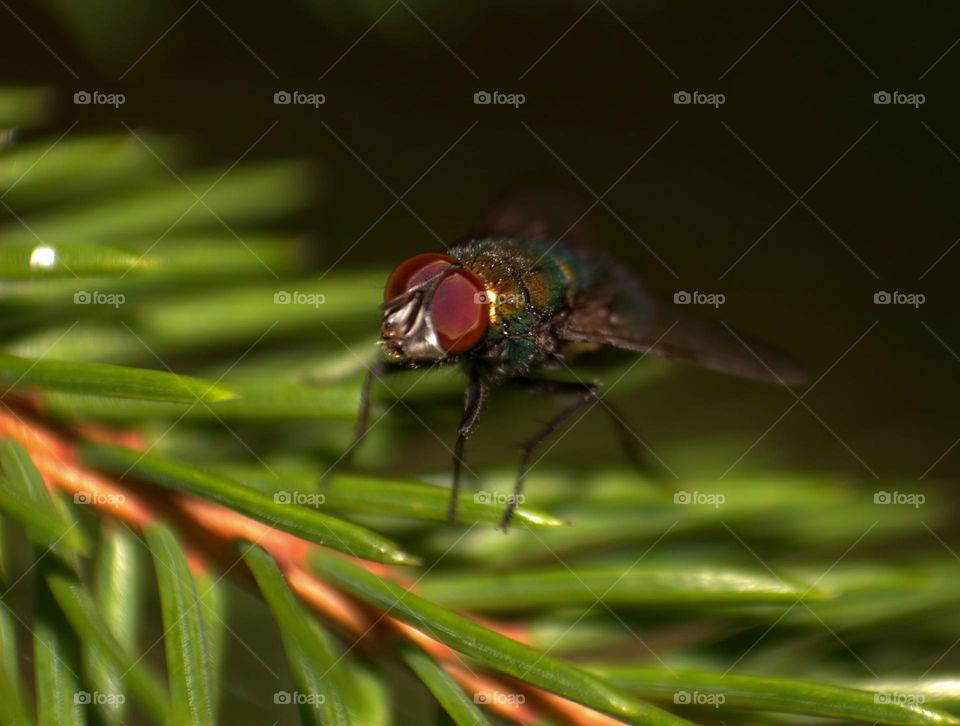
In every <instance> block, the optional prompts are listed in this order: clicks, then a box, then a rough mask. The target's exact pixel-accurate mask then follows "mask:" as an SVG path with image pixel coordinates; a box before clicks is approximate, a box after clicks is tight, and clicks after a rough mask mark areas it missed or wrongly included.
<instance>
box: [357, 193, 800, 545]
mask: <svg viewBox="0 0 960 726" xmlns="http://www.w3.org/2000/svg"><path fill="white" fill-rule="evenodd" d="M568 209H569V208H567V209H564V207H563V205H558V204H557V203H556V201H554V200H551V199H549V198H544V197H540V196H533V197H529V196H528V197H522V198H519V199H518V200H517V201H515V202H513V203H511V204H508V205H506V206H504V207H502V208H500V209H499V210H497V211H495V213H494V214H493V215H492V216H491V217H490V218H489V219H488V221H487V223H486V225H485V226H484V228H483V229H482V230H481V231H479V232H478V233H477V234H475V235H472V236H471V237H470V238H468V239H467V240H466V241H464V242H462V243H460V244H457V245H456V246H454V247H452V248H450V249H448V250H447V251H446V252H442V253H441V252H428V253H424V254H419V255H416V256H414V257H411V258H409V259H407V260H405V261H404V262H402V263H401V264H400V265H399V266H398V267H397V268H396V269H395V270H394V271H393V273H392V274H391V275H390V277H389V279H388V280H387V284H386V287H385V290H384V303H383V305H382V306H381V310H382V314H383V318H382V322H381V328H380V341H379V343H380V347H381V349H382V351H383V359H382V360H381V361H380V362H379V363H378V364H376V365H375V366H374V367H373V368H372V369H371V370H370V372H369V374H368V375H367V377H366V380H365V382H364V386H363V390H362V394H361V400H360V411H359V415H358V420H357V432H356V439H355V442H354V446H355V445H356V444H357V443H359V441H360V440H361V439H362V438H363V436H364V433H365V432H366V428H367V420H368V416H369V410H370V388H371V385H372V384H373V382H374V380H377V379H379V378H381V377H382V376H384V375H387V374H389V373H392V372H395V371H401V370H409V369H415V368H424V367H428V366H432V365H438V364H439V365H459V366H461V367H463V368H464V369H465V371H466V373H467V375H468V378H469V384H468V387H467V390H466V394H465V397H464V413H463V418H462V420H461V422H460V426H459V428H458V431H457V440H456V444H455V445H454V456H453V480H452V490H451V497H450V520H451V521H455V520H456V513H457V496H458V493H459V489H460V475H461V468H462V465H463V449H464V444H465V442H466V440H467V439H468V438H469V437H470V435H471V434H472V433H473V432H474V430H475V429H476V426H477V422H478V420H479V418H480V413H481V411H482V410H483V408H484V405H485V404H486V402H487V398H488V395H489V393H490V390H491V389H492V388H495V387H500V386H504V385H511V386H515V387H520V388H525V389H528V390H533V391H537V392H541V393H544V394H548V395H556V396H561V397H564V398H567V399H569V403H568V405H567V407H566V408H564V409H563V410H562V411H560V413H558V414H557V415H556V416H555V417H554V418H553V419H551V420H550V421H549V422H548V423H547V424H546V426H544V427H543V429H542V430H541V431H540V432H538V433H537V435H536V436H534V437H533V438H531V439H530V440H529V441H527V442H526V444H524V446H523V448H522V455H521V460H520V468H519V470H518V473H517V477H516V480H515V483H514V496H513V497H511V498H510V500H509V503H508V505H507V508H506V510H505V511H504V514H503V518H502V520H501V523H500V526H501V528H502V529H504V530H506V529H507V528H508V527H509V525H510V521H511V518H512V516H513V513H514V510H515V509H516V506H517V502H518V501H519V498H520V494H521V492H522V489H523V483H524V479H525V478H526V475H527V472H528V470H529V468H530V462H531V459H532V457H533V454H534V453H535V452H536V450H537V449H538V448H539V447H540V446H541V445H542V444H543V443H544V442H545V441H546V440H547V438H549V437H550V436H551V435H552V434H554V433H556V432H557V431H558V430H560V429H561V428H562V427H563V426H564V425H565V424H567V423H568V422H569V421H570V420H571V419H572V418H573V416H574V415H575V414H576V413H577V411H579V410H580V409H582V408H583V407H584V406H586V405H587V404H589V403H591V402H593V401H599V393H598V387H597V386H596V385H595V384H593V383H584V382H573V381H559V380H553V379H549V378H545V377H543V375H542V374H543V373H544V372H545V371H547V370H550V369H557V368H560V367H562V366H566V365H567V363H568V362H569V361H572V360H573V359H575V358H578V357H580V356H584V355H589V354H590V353H591V352H592V351H595V350H597V349H600V348H605V347H612V348H617V349H621V350H627V351H633V352H636V353H641V354H650V355H656V356H661V357H663V358H670V359H674V360H678V361H684V362H687V363H693V364H695V365H699V366H702V367H704V368H709V369H713V370H717V371H721V372H724V373H730V374H733V375H738V376H742V377H746V378H753V379H757V380H762V381H779V382H780V383H784V384H787V385H790V384H794V383H799V382H801V381H802V380H803V378H804V376H803V374H802V372H801V371H800V369H799V368H798V367H797V366H796V365H795V364H794V363H793V362H792V361H791V360H790V359H789V358H787V357H785V356H784V355H782V354H780V353H779V352H777V351H774V350H773V349H771V348H769V347H767V346H764V345H761V344H758V343H754V342H752V341H750V342H745V340H746V339H745V338H744V337H743V336H740V335H739V334H738V335H734V334H733V333H732V331H730V330H729V329H726V328H725V327H723V326H721V325H720V324H718V323H716V322H713V321H710V320H708V319H704V318H699V317H696V316H694V315H691V314H689V313H687V312H686V311H682V312H681V311H679V310H678V309H677V308H676V306H674V305H669V304H667V303H665V302H663V301H662V300H661V299H660V298H658V297H656V296H655V295H653V294H652V293H651V292H650V291H649V289H648V288H647V286H646V285H645V284H644V283H643V281H642V280H641V279H640V278H638V277H636V276H634V275H633V274H631V273H630V272H628V271H627V270H625V269H624V268H622V267H620V266H619V265H617V264H616V263H614V262H612V261H610V260H608V259H606V258H604V257H601V256H599V255H597V254H596V253H594V252H592V251H590V250H589V249H578V248H577V247H574V246H570V247H566V246H563V245H561V244H560V242H561V238H564V237H566V236H567V233H568V232H569V231H570V230H571V229H572V228H573V227H575V225H576V222H575V221H574V223H573V224H570V223H569V221H570V220H571V219H573V217H571V216H570V213H569V211H568ZM582 242H583V240H581V243H582ZM604 409H605V410H607V411H608V412H609V413H610V414H611V420H612V421H613V423H614V425H615V426H617V428H618V431H619V433H620V434H621V440H622V441H623V442H624V444H625V448H626V449H627V452H628V454H629V455H630V458H631V459H632V460H633V461H634V462H635V463H637V462H639V457H638V456H637V455H636V451H635V448H634V446H633V444H634V443H635V442H634V441H633V439H632V438H631V436H632V434H631V432H630V430H629V428H628V427H627V426H626V424H624V422H623V419H622V418H621V417H620V416H618V415H617V414H616V413H615V412H614V411H612V410H611V409H610V408H609V407H608V406H605V407H604Z"/></svg>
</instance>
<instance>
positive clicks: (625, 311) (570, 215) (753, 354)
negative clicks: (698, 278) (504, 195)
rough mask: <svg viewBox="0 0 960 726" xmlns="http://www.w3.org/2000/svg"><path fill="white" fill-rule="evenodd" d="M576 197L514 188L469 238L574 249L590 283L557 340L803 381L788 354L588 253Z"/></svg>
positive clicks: (588, 237) (589, 239)
mask: <svg viewBox="0 0 960 726" xmlns="http://www.w3.org/2000/svg"><path fill="white" fill-rule="evenodd" d="M584 210H589V207H584V205H583V203H582V200H578V199H576V198H575V197H573V198H571V197H567V196H564V195H562V194H558V193H556V192H551V191H546V190H530V191H527V192H521V193H519V194H516V195H514V196H513V197H511V198H509V199H508V200H506V201H505V202H503V203H501V204H500V205H498V206H496V207H494V208H493V210H492V211H491V212H490V213H489V214H488V215H487V217H486V218H485V219H484V220H483V221H482V222H481V224H480V225H478V226H477V227H476V228H475V229H474V230H473V235H474V236H478V237H482V236H503V237H518V238H521V239H527V240H532V241H538V242H543V243H544V244H545V245H548V246H551V247H552V246H553V245H555V244H557V243H558V242H559V244H560V245H562V246H563V247H565V248H567V249H575V250H576V251H577V254H578V255H579V256H580V257H581V258H582V259H583V261H584V268H585V269H586V270H588V271H589V272H588V273H587V274H588V276H589V278H590V279H589V280H585V281H584V288H583V289H582V291H581V293H580V294H579V295H578V296H577V300H576V302H575V304H574V305H573V307H572V310H571V312H570V314H569V315H568V316H567V318H566V319H565V320H564V322H563V323H562V324H561V325H560V327H559V328H558V331H557V332H558V334H559V335H560V337H561V339H563V340H566V341H569V342H576V343H592V344H600V345H609V346H613V347H615V348H622V349H624V350H631V351H636V352H639V353H650V354H651V355H656V356H660V357H662V358H670V359H673V360H678V361H684V362H686V363H693V364H695V365H698V366H701V367H704V368H710V369H712V370H716V371H721V372H723V373H731V374H733V375H737V376H742V377H744V378H754V379H758V380H763V381H774V382H776V381H781V382H783V383H786V384H795V383H801V382H803V381H804V380H806V374H805V373H804V372H803V370H802V369H801V368H800V367H799V366H798V365H797V364H796V363H795V362H794V361H792V360H791V359H790V358H789V357H788V356H786V355H785V354H783V353H781V352H779V351H777V350H775V349H773V348H772V347H770V346H768V345H765V344H763V343H758V342H756V341H754V340H752V339H750V338H749V337H747V336H744V335H742V334H741V333H739V332H736V333H735V332H734V331H733V330H732V329H730V328H728V327H725V326H724V324H723V323H720V322H717V321H714V320H711V319H709V318H704V317H699V316H697V315H695V314H692V313H690V312H689V309H685V308H682V307H681V306H679V305H675V304H670V303H668V302H665V301H663V300H662V299H660V298H659V297H657V296H656V295H654V294H653V293H652V292H650V291H649V290H648V289H647V288H646V287H645V286H644V285H643V284H642V283H641V282H640V281H639V280H637V279H636V278H634V277H633V276H632V275H630V274H629V273H627V272H626V271H624V270H622V269H621V268H619V267H617V266H616V265H615V264H614V263H613V262H611V261H609V260H607V259H605V258H603V257H601V256H600V255H598V254H597V253H596V252H595V251H593V250H594V249H595V244H594V243H593V239H594V235H593V232H592V230H591V229H590V228H589V225H587V223H586V221H585V220H584V217H585V216H586V214H585V211H584Z"/></svg>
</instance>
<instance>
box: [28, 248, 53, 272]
mask: <svg viewBox="0 0 960 726" xmlns="http://www.w3.org/2000/svg"><path fill="white" fill-rule="evenodd" d="M56 262H57V252H56V250H54V249H53V247H47V246H46V245H40V246H39V247H34V248H33V251H32V252H31V253H30V267H31V268H32V269H37V268H40V269H45V270H46V269H49V268H51V267H53V266H54V264H56Z"/></svg>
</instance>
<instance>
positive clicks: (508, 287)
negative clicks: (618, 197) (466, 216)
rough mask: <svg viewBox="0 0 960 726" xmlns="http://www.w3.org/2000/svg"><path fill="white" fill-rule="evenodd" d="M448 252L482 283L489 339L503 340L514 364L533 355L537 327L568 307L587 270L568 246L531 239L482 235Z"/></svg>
mask: <svg viewBox="0 0 960 726" xmlns="http://www.w3.org/2000/svg"><path fill="white" fill-rule="evenodd" d="M449 252H450V255H451V257H453V258H454V259H456V260H458V261H459V262H460V263H461V264H463V265H464V266H465V267H467V268H469V269H470V270H471V271H472V272H474V274H476V275H477V276H478V277H480V278H481V279H482V280H483V281H484V283H485V284H486V286H487V294H488V299H489V301H490V327H489V329H488V331H487V344H488V345H489V346H496V345H497V344H498V343H501V342H504V341H505V342H506V349H505V351H504V352H503V358H505V359H506V362H511V363H515V364H520V363H523V362H525V361H527V359H529V358H531V357H537V356H536V350H537V348H538V342H540V341H538V336H540V335H541V333H542V331H541V327H542V326H543V324H544V323H545V322H546V321H549V320H551V319H552V318H555V317H556V316H557V315H559V314H562V313H563V311H564V310H566V309H567V308H569V306H570V305H571V304H572V302H573V300H574V298H575V297H576V295H577V293H578V291H579V289H580V287H581V285H582V283H583V281H584V277H585V273H586V271H585V269H584V267H583V263H582V262H581V261H580V260H578V259H577V258H576V257H575V256H574V255H573V254H571V253H570V252H569V251H567V250H564V249H561V248H559V247H554V248H551V247H550V246H549V245H546V244H544V243H540V242H534V241H530V240H523V239H516V238H499V237H485V238H482V239H476V240H470V241H469V242H465V243H463V244H460V245H458V246H456V247H453V248H452V249H451V250H450V251H449Z"/></svg>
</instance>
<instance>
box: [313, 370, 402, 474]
mask: <svg viewBox="0 0 960 726" xmlns="http://www.w3.org/2000/svg"><path fill="white" fill-rule="evenodd" d="M406 368H407V366H403V365H400V364H398V363H394V362H392V361H380V362H379V363H376V364H375V365H374V366H373V368H370V369H368V370H367V375H366V376H365V377H364V379H363V386H362V387H361V388H360V406H359V408H358V410H357V427H356V430H355V432H354V435H353V441H352V442H351V444H350V446H349V448H347V450H346V451H345V452H344V453H343V454H342V455H341V456H340V458H339V459H337V460H336V461H335V462H333V463H332V464H331V465H330V466H329V468H328V469H327V470H326V471H325V472H324V473H323V476H322V477H320V485H321V486H323V485H324V484H326V483H327V482H328V481H330V477H331V476H333V474H334V472H336V470H337V469H339V468H340V467H341V466H344V465H346V466H349V465H350V462H351V461H352V460H353V452H354V449H356V448H357V447H358V446H359V445H360V442H361V441H363V437H364V436H366V433H367V423H368V422H369V420H370V405H371V401H370V390H371V389H372V388H373V383H374V381H379V380H381V379H382V378H383V376H386V375H389V374H390V373H396V372H397V371H402V370H406Z"/></svg>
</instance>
